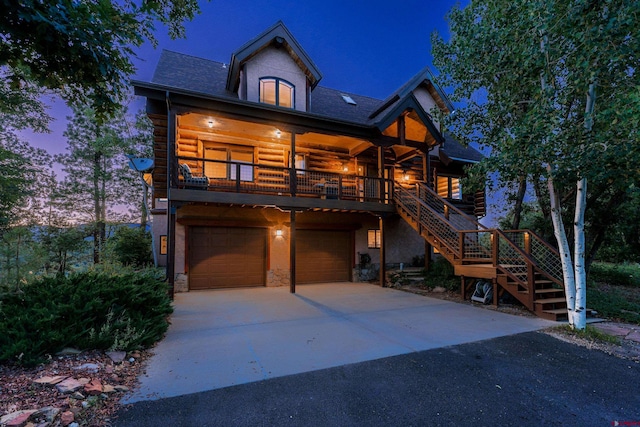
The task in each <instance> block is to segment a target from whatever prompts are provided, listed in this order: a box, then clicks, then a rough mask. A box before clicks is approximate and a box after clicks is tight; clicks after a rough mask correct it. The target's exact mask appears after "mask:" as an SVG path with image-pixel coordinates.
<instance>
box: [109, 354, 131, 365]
mask: <svg viewBox="0 0 640 427" xmlns="http://www.w3.org/2000/svg"><path fill="white" fill-rule="evenodd" d="M107 356H109V358H110V359H111V360H112V361H113V363H122V361H123V360H124V358H125V357H126V356H127V353H125V352H124V351H109V352H107Z"/></svg>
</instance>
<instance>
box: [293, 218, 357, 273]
mask: <svg viewBox="0 0 640 427" xmlns="http://www.w3.org/2000/svg"><path fill="white" fill-rule="evenodd" d="M296 237H297V239H296V282H297V283H321V282H346V281H349V280H350V279H351V264H352V262H351V232H349V231H334V230H297V231H296Z"/></svg>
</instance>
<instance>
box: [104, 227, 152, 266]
mask: <svg viewBox="0 0 640 427" xmlns="http://www.w3.org/2000/svg"><path fill="white" fill-rule="evenodd" d="M112 245H113V246H112V247H111V251H112V252H113V255H114V256H115V258H116V259H117V260H118V261H119V262H121V263H122V264H123V265H133V266H146V265H150V264H151V263H152V262H153V258H152V254H151V234H149V233H148V232H147V231H145V230H144V229H143V228H131V227H119V228H118V229H117V230H116V232H115V235H114V237H113V243H112Z"/></svg>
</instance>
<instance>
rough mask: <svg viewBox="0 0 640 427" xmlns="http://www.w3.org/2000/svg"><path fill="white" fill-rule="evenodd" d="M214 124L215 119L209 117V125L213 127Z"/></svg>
mask: <svg viewBox="0 0 640 427" xmlns="http://www.w3.org/2000/svg"><path fill="white" fill-rule="evenodd" d="M214 124H215V122H214V121H213V119H209V121H208V122H207V125H208V126H209V129H211V128H212V127H213V125H214Z"/></svg>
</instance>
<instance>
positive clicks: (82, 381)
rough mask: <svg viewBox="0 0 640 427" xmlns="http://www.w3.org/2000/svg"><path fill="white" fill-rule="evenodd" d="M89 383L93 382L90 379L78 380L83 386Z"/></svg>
mask: <svg viewBox="0 0 640 427" xmlns="http://www.w3.org/2000/svg"><path fill="white" fill-rule="evenodd" d="M89 381H91V380H90V379H89V378H78V382H79V383H80V384H82V385H85V384H89Z"/></svg>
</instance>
